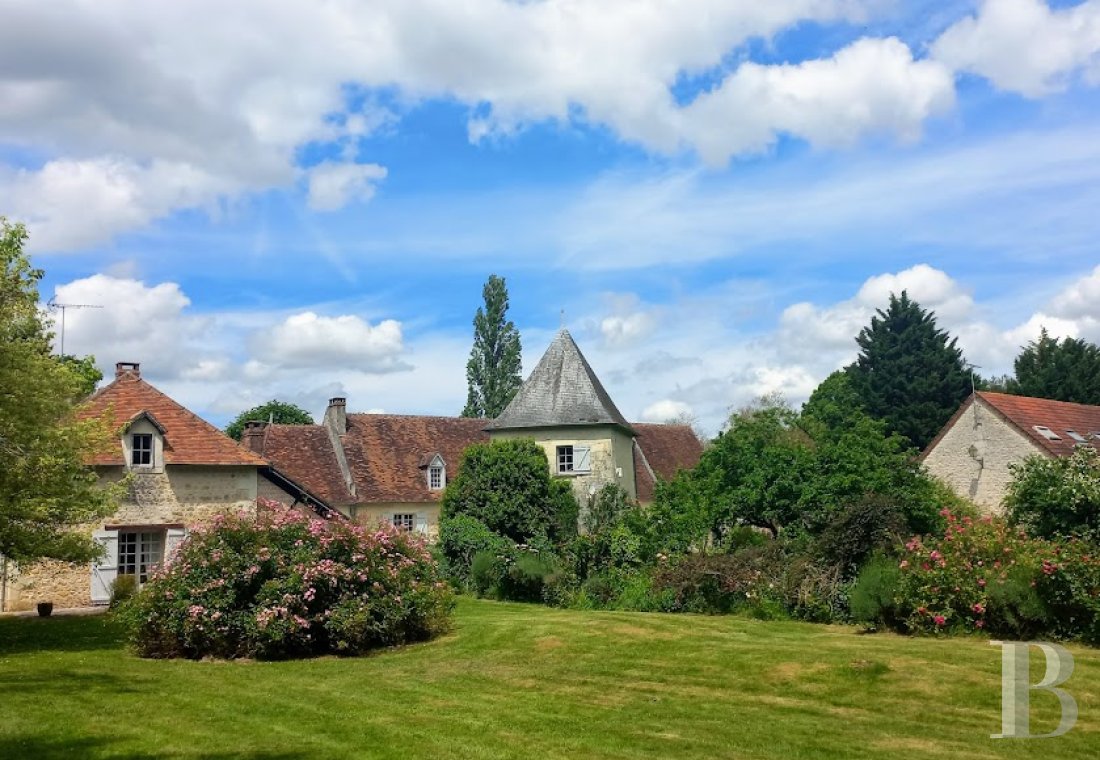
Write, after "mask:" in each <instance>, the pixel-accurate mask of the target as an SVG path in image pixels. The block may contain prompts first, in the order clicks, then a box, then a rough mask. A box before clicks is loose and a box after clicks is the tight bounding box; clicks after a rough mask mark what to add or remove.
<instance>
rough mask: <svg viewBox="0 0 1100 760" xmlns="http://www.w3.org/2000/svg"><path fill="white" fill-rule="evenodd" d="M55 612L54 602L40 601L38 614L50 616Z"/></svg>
mask: <svg viewBox="0 0 1100 760" xmlns="http://www.w3.org/2000/svg"><path fill="white" fill-rule="evenodd" d="M52 614H53V602H39V603H38V616H39V617H49V616H50V615H52Z"/></svg>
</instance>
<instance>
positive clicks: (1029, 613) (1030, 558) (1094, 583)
mask: <svg viewBox="0 0 1100 760" xmlns="http://www.w3.org/2000/svg"><path fill="white" fill-rule="evenodd" d="M942 514H943V516H944V518H945V519H946V520H947V529H946V530H945V532H944V534H943V536H942V537H932V538H922V537H915V538H912V539H910V540H909V541H908V542H906V544H905V545H904V547H903V548H902V549H901V551H900V558H899V559H898V573H897V575H896V576H893V577H891V578H890V583H892V584H893V585H894V587H893V589H892V594H891V593H890V591H891V590H890V589H880V588H877V586H881V585H882V581H883V578H882V573H881V570H880V569H879V568H874V570H875V572H874V573H871V572H870V570H871V569H872V568H869V569H868V571H865V573H864V575H863V576H861V578H860V581H859V583H857V585H856V589H854V590H853V597H860V598H861V599H864V598H866V597H868V596H876V597H879V598H881V599H882V601H881V602H879V603H878V609H879V612H878V614H877V615H875V614H871V613H868V614H865V615H862V617H865V618H868V617H877V618H878V621H877V622H884V623H886V624H888V625H892V626H893V627H896V628H899V629H901V630H903V631H909V632H914V633H944V632H953V631H965V630H970V631H977V630H984V631H987V632H989V633H990V634H993V635H1002V636H1012V637H1017V638H1026V637H1030V636H1037V635H1059V636H1062V637H1064V638H1079V637H1080V638H1085V639H1086V640H1091V641H1096V640H1097V639H1098V635H1100V557H1098V556H1097V554H1098V552H1097V548H1096V546H1095V545H1094V544H1090V543H1088V542H1086V541H1082V540H1077V539H1074V540H1069V541H1053V540H1043V539H1037V538H1031V537H1029V536H1028V535H1027V534H1026V533H1024V532H1023V531H1021V530H1019V529H1017V528H1014V527H1011V526H1010V525H1008V524H1007V523H1006V522H1004V521H1002V520H993V519H991V518H988V517H986V518H982V519H979V520H974V519H971V518H970V517H963V518H959V517H957V516H956V515H954V514H953V513H951V512H950V511H949V510H944V511H943V513H942ZM872 575H874V576H875V577H874V578H872V577H871V576H872ZM871 585H876V588H875V590H874V593H873V594H872V593H870V588H869V587H870V586H871ZM885 597H890V598H889V599H885Z"/></svg>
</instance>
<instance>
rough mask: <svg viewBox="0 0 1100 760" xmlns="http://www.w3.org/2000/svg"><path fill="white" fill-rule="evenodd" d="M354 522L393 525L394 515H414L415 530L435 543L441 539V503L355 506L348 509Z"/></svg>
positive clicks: (394, 503) (421, 502)
mask: <svg viewBox="0 0 1100 760" xmlns="http://www.w3.org/2000/svg"><path fill="white" fill-rule="evenodd" d="M348 509H349V510H350V512H351V514H349V515H348V517H350V518H351V519H352V520H354V521H355V522H356V523H358V524H360V525H366V526H368V527H369V526H377V525H392V524H393V516H394V515H413V529H414V530H419V531H421V532H423V533H424V534H425V535H427V536H428V540H430V541H432V542H434V541H436V540H438V539H439V514H440V506H439V502H423V501H417V502H390V503H385V504H378V503H372V504H355V505H353V506H351V507H348Z"/></svg>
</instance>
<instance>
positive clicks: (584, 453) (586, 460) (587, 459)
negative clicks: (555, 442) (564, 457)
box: [573, 446, 592, 472]
mask: <svg viewBox="0 0 1100 760" xmlns="http://www.w3.org/2000/svg"><path fill="white" fill-rule="evenodd" d="M573 470H574V471H575V472H592V449H590V448H588V447H587V446H574V447H573Z"/></svg>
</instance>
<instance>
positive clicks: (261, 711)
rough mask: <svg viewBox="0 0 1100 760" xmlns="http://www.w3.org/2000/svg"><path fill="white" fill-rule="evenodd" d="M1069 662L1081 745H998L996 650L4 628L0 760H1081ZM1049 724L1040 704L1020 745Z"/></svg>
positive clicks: (1037, 660) (1084, 733)
mask: <svg viewBox="0 0 1100 760" xmlns="http://www.w3.org/2000/svg"><path fill="white" fill-rule="evenodd" d="M1071 651H1072V652H1073V654H1074V656H1075V658H1076V670H1075V672H1074V675H1073V677H1072V678H1071V679H1070V681H1069V682H1068V683H1067V684H1066V688H1068V689H1069V691H1070V692H1071V693H1072V694H1073V695H1074V696H1075V697H1076V699H1077V702H1078V705H1079V707H1080V718H1079V720H1078V724H1077V727H1076V728H1075V729H1074V730H1073V731H1072V732H1070V734H1069V735H1067V736H1065V737H1062V738H1059V739H1049V740H1031V741H1024V740H997V741H994V740H991V739H989V738H988V737H989V734H991V733H996V732H997V731H999V730H1000V650H999V649H996V648H994V647H991V646H989V644H988V642H986V641H982V640H979V639H952V640H935V639H906V638H901V637H898V636H893V635H886V634H879V635H871V636H868V635H860V634H858V633H857V632H856V631H855V630H854V629H850V628H843V627H829V626H815V625H807V624H801V623H775V622H757V621H752V620H746V619H740V618H733V617H699V616H693V615H658V614H635V613H600V612H583V613H582V612H570V611H560V610H551V609H547V608H544V607H539V606H526V605H516V604H500V603H493V602H479V601H472V600H463V601H462V602H461V604H460V605H459V608H458V613H457V625H456V630H455V632H454V633H453V634H451V635H449V636H447V637H445V638H443V639H441V640H439V641H435V642H432V643H429V644H422V645H417V646H412V647H408V648H405V649H401V650H396V651H388V652H382V653H379V654H378V655H376V656H373V657H365V658H360V659H336V658H324V659H317V660H310V661H299V662H285V663H260V662H178V661H168V662H161V661H148V660H141V659H138V658H136V657H134V656H133V655H131V654H129V653H128V652H127V651H126V650H125V649H124V648H123V647H122V646H121V644H120V643H119V638H118V634H117V632H116V631H115V630H113V629H112V628H111V626H110V624H109V622H108V621H107V620H106V619H105V618H102V617H90V618H54V619H45V620H39V619H33V618H20V619H11V618H8V619H3V620H0V705H2V708H0V758H5V759H6V758H44V757H80V758H84V757H88V758H101V757H142V758H200V757H202V758H230V757H241V758H296V757H318V758H356V757H401V758H404V757H409V758H417V757H426V758H433V760H438V758H446V757H486V758H488V757H521V758H526V759H528V760H532V759H533V758H539V757H620V758H636V757H654V758H667V757H707V758H710V757H745V758H783V759H784V760H787V759H793V758H836V757H902V756H909V757H932V758H937V757H967V758H978V757H989V758H1001V757H1044V758H1058V759H1059V760H1070V759H1071V758H1090V760H1091V759H1092V758H1096V757H1098V756H1100V651H1097V650H1090V649H1085V648H1080V647H1071ZM1041 662H1042V657H1041V655H1040V654H1039V653H1038V651H1037V650H1036V651H1035V656H1034V657H1033V666H1036V670H1037V669H1038V666H1039V665H1041ZM1034 680H1035V679H1034V678H1033V681H1034ZM1055 705H1056V701H1055V699H1054V698H1053V697H1052V696H1050V695H1048V694H1037V695H1036V696H1035V697H1034V700H1033V712H1032V731H1033V732H1036V733H1038V732H1039V731H1042V730H1050V729H1051V728H1053V726H1054V724H1055V722H1056V707H1055Z"/></svg>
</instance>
